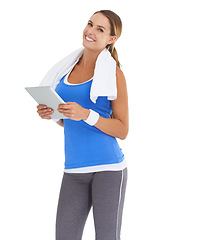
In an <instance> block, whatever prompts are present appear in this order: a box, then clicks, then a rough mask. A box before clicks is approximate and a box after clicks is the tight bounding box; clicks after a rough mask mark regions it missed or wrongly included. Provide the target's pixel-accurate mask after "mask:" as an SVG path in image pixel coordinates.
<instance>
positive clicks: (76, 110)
mask: <svg viewBox="0 0 217 240" xmlns="http://www.w3.org/2000/svg"><path fill="white" fill-rule="evenodd" d="M57 110H58V111H59V112H60V113H62V114H63V115H64V116H66V117H67V118H70V119H71V120H75V121H80V120H86V119H87V118H88V116H89V113H90V110H88V109H86V108H83V107H82V106H81V105H79V104H77V103H76V102H67V103H65V104H60V105H59V107H58V109H57Z"/></svg>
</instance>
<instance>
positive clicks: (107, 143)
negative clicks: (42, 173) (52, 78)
mask: <svg viewBox="0 0 217 240" xmlns="http://www.w3.org/2000/svg"><path fill="white" fill-rule="evenodd" d="M64 78H65V76H64V77H63V78H62V79H61V81H60V83H59V84H58V86H57V88H56V92H57V93H58V94H59V95H60V97H61V98H62V99H63V100H64V101H65V102H76V103H78V104H79V105H81V106H82V107H84V108H86V109H92V110H94V111H96V112H98V113H99V115H100V116H101V117H104V118H110V115H111V113H112V108H111V101H110V100H108V99H107V97H98V99H97V100H96V103H93V102H92V101H91V100H90V89H91V84H92V79H91V80H89V81H87V82H84V83H81V84H74V85H73V84H66V83H65V82H64ZM63 121H64V136H65V169H75V168H83V167H91V166H98V165H108V164H117V163H121V162H122V161H123V160H124V154H123V153H122V150H121V148H120V147H119V145H118V142H117V140H116V138H115V137H112V136H110V135H107V134H105V133H103V132H102V131H100V130H99V129H98V128H96V127H94V126H90V125H89V124H87V123H85V122H84V121H83V120H81V121H75V120H71V119H63Z"/></svg>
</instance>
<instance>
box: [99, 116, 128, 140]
mask: <svg viewBox="0 0 217 240" xmlns="http://www.w3.org/2000/svg"><path fill="white" fill-rule="evenodd" d="M94 127H96V128H98V129H99V130H101V131H102V132H104V133H106V134H108V135H110V136H112V137H117V138H120V139H121V140H124V139H125V138H126V137H127V134H128V126H127V124H124V123H123V122H122V121H121V120H119V119H115V118H103V117H99V120H98V121H97V123H96V124H95V125H94Z"/></svg>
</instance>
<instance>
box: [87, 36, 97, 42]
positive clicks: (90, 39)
mask: <svg viewBox="0 0 217 240" xmlns="http://www.w3.org/2000/svg"><path fill="white" fill-rule="evenodd" d="M85 39H86V40H87V41H88V42H95V40H94V39H92V38H90V37H88V36H85Z"/></svg>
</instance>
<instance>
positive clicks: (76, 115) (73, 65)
mask: <svg viewBox="0 0 217 240" xmlns="http://www.w3.org/2000/svg"><path fill="white" fill-rule="evenodd" d="M121 31H122V23H121V19H120V17H119V16H118V15H117V14H115V13H114V12H112V11H110V10H102V11H98V12H95V13H94V14H93V16H92V17H91V18H90V19H89V21H88V23H87V25H86V27H85V28H84V30H83V46H84V48H83V49H82V50H77V51H76V52H75V53H73V54H72V55H70V56H69V57H67V58H65V59H63V61H60V63H59V64H58V65H55V66H54V68H53V69H51V71H49V74H48V75H47V76H48V77H47V78H48V79H49V81H51V80H50V79H52V78H53V79H54V80H53V82H52V81H51V82H52V84H51V85H52V86H56V88H55V90H56V92H57V93H58V94H59V95H60V96H61V97H62V99H63V100H64V101H65V102H66V104H61V105H59V108H58V111H59V112H60V113H62V114H63V115H65V116H66V117H67V119H60V120H59V121H57V123H58V124H59V125H60V126H63V127H64V135H65V169H64V175H63V180H62V186H61V191H60V196H59V204H58V209H57V219H56V240H60V239H65V240H68V239H81V237H82V233H83V228H84V224H85V221H86V219H87V216H88V213H89V211H90V208H91V207H92V206H93V215H94V222H95V230H96V235H97V239H109V240H117V239H120V230H121V222H122V212H123V205H124V197H125V190H126V183H127V164H126V160H125V156H124V154H123V152H122V149H121V148H120V147H119V144H118V142H117V140H116V138H120V139H122V140H123V139H125V138H126V137H127V135H128V128H129V119H128V118H129V117H128V95H127V85H126V80H125V77H124V74H123V72H122V71H121V69H120V63H119V61H118V55H117V51H116V49H115V47H114V44H115V42H116V41H117V39H118V38H119V37H120V35H121ZM63 63H64V64H63ZM61 64H62V65H61ZM65 65H66V66H67V67H65ZM68 65H70V67H68ZM60 66H61V67H60ZM52 74H53V75H52ZM56 76H58V77H56ZM45 79H46V78H45ZM94 94H95V95H94ZM92 95H94V97H95V98H92ZM94 99H96V100H94ZM38 113H39V115H40V116H41V118H43V119H50V118H51V117H50V116H51V115H52V110H51V109H48V108H47V107H46V106H43V105H39V106H38ZM111 115H112V117H111ZM81 183H82V184H81ZM102 196H104V197H102Z"/></svg>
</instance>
